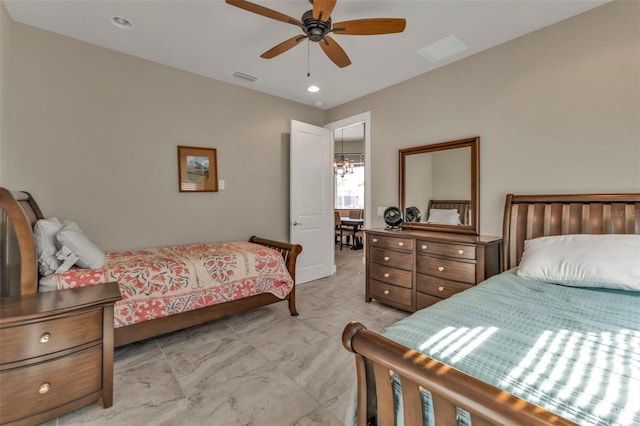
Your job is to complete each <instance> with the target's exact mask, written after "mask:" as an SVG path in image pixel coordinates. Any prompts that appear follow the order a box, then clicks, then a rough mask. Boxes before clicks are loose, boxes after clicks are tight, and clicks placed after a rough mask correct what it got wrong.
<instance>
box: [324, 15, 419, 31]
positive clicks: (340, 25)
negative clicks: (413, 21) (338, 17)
mask: <svg viewBox="0 0 640 426" xmlns="http://www.w3.org/2000/svg"><path fill="white" fill-rule="evenodd" d="M406 26H407V21H406V20H405V19H403V18H369V19H355V20H353V21H343V22H336V23H335V24H333V32H334V33H336V34H345V35H375V34H392V33H401V32H403V31H404V29H405V27H406Z"/></svg>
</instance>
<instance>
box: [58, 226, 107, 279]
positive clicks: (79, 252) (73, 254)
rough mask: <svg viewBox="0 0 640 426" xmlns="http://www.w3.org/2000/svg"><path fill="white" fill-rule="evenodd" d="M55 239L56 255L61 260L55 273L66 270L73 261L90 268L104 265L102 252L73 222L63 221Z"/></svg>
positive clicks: (82, 266)
mask: <svg viewBox="0 0 640 426" xmlns="http://www.w3.org/2000/svg"><path fill="white" fill-rule="evenodd" d="M56 241H57V242H58V249H59V250H58V253H57V257H58V259H60V260H63V264H62V265H61V267H60V268H58V270H57V271H56V272H57V273H61V272H64V271H67V270H68V269H69V268H70V267H71V266H72V265H73V264H74V263H75V264H76V265H78V266H79V267H81V268H90V269H96V268H102V267H103V266H104V262H105V258H104V252H103V251H102V250H100V249H99V248H98V246H96V245H95V244H93V243H92V242H91V240H89V237H87V236H86V235H85V233H84V232H82V230H81V229H80V227H79V226H78V225H77V224H76V223H75V222H65V223H64V226H63V227H62V229H61V230H60V231H59V232H58V234H57V235H56Z"/></svg>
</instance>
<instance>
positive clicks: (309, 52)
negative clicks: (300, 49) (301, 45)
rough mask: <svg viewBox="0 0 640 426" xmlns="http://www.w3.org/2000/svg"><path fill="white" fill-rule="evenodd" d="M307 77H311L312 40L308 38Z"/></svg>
mask: <svg viewBox="0 0 640 426" xmlns="http://www.w3.org/2000/svg"><path fill="white" fill-rule="evenodd" d="M307 77H311V40H309V39H307Z"/></svg>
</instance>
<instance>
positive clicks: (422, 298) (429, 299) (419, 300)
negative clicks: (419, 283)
mask: <svg viewBox="0 0 640 426" xmlns="http://www.w3.org/2000/svg"><path fill="white" fill-rule="evenodd" d="M441 300H443V299H440V298H439V297H434V296H429V295H428V294H423V293H416V308H417V309H424V308H426V307H427V306H431V305H433V304H434V303H437V302H439V301H441Z"/></svg>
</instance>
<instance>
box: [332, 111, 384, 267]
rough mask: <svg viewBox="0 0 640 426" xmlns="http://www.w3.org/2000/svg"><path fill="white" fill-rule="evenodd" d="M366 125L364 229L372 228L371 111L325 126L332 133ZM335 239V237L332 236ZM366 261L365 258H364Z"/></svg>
mask: <svg viewBox="0 0 640 426" xmlns="http://www.w3.org/2000/svg"><path fill="white" fill-rule="evenodd" d="M358 123H364V228H369V227H370V226H371V212H372V210H371V111H365V112H362V113H360V114H356V115H354V116H351V117H347V118H343V119H341V120H338V121H333V122H331V123H328V124H325V125H324V127H326V128H327V129H330V130H331V131H332V132H333V131H335V130H336V129H339V128H341V127H347V126H351V125H353V124H358ZM335 155H336V153H335V143H333V144H331V158H335ZM331 198H332V200H334V202H335V199H336V194H335V193H334V185H331ZM332 238H333V236H332ZM363 259H364V257H363ZM331 262H332V265H333V273H335V272H336V259H335V250H333V251H332V252H331Z"/></svg>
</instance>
